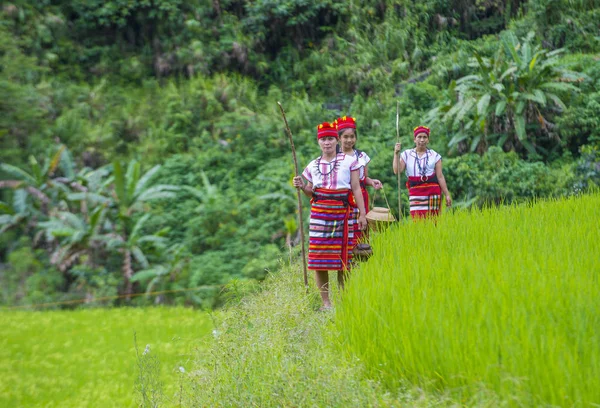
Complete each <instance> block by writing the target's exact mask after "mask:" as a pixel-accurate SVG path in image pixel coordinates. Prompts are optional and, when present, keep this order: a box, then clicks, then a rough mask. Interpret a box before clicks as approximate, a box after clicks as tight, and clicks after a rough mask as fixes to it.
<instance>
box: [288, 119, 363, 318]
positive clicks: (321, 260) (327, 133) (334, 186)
mask: <svg viewBox="0 0 600 408" xmlns="http://www.w3.org/2000/svg"><path fill="white" fill-rule="evenodd" d="M317 140H318V143H319V147H320V148H321V153H322V154H321V156H319V157H317V158H316V159H315V160H313V161H311V162H310V163H309V164H308V166H306V168H305V169H304V172H303V173H302V177H301V176H297V177H294V186H295V187H298V188H300V189H301V190H302V192H304V194H305V195H307V196H308V197H311V203H312V207H311V212H310V227H309V231H310V243H309V247H308V269H310V270H314V271H315V280H316V281H317V286H318V287H319V291H320V294H321V300H322V301H323V307H322V308H321V310H328V309H331V301H330V299H329V275H328V271H330V270H337V271H338V283H339V285H340V287H342V288H343V286H344V280H345V273H346V272H347V271H348V269H349V268H350V261H351V260H352V244H353V241H354V229H353V228H351V227H350V220H351V217H352V213H353V207H354V206H356V207H358V210H359V217H358V221H357V223H358V228H359V229H360V230H363V229H364V228H366V226H367V220H366V218H365V214H366V212H365V204H364V201H363V198H362V192H361V190H360V180H359V176H360V172H359V170H360V167H361V164H360V163H359V162H358V161H357V160H356V159H355V158H353V157H351V156H349V155H346V154H344V153H341V152H340V153H337V152H336V147H337V144H338V133H337V130H336V128H335V126H334V125H332V124H331V123H328V122H324V123H322V124H320V125H319V126H318V127H317ZM303 178H304V179H306V181H307V182H306V184H305V182H304V180H303Z"/></svg>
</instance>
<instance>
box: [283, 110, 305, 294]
mask: <svg viewBox="0 0 600 408" xmlns="http://www.w3.org/2000/svg"><path fill="white" fill-rule="evenodd" d="M277 105H279V109H280V110H281V116H283V121H284V122H285V130H286V131H287V134H288V138H289V139H290V145H291V146H292V156H293V157H294V171H295V175H296V177H297V176H299V175H300V174H299V173H298V159H296V148H295V147H294V139H293V138H292V131H291V130H290V125H288V121H287V118H286V117H285V111H284V110H283V106H281V103H280V102H277ZM296 193H297V196H298V218H299V220H298V225H299V228H300V242H302V268H303V269H304V286H305V287H306V289H307V290H308V273H307V271H306V250H305V248H304V223H303V222H302V196H301V194H300V188H299V187H297V188H296Z"/></svg>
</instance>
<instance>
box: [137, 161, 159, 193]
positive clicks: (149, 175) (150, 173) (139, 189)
mask: <svg viewBox="0 0 600 408" xmlns="http://www.w3.org/2000/svg"><path fill="white" fill-rule="evenodd" d="M160 168H161V166H160V165H156V166H154V167H152V168H151V169H150V170H148V171H147V172H146V173H145V174H144V175H143V176H142V177H141V178H140V180H139V181H138V182H137V184H136V186H135V191H134V193H133V194H134V196H135V197H137V196H138V195H139V194H140V193H141V192H142V191H143V190H144V188H145V187H146V184H147V183H148V181H150V180H151V179H152V177H154V175H155V174H156V173H157V172H158V171H159V170H160Z"/></svg>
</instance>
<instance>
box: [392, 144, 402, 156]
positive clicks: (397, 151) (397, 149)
mask: <svg viewBox="0 0 600 408" xmlns="http://www.w3.org/2000/svg"><path fill="white" fill-rule="evenodd" d="M401 150H402V143H396V145H395V146H394V153H395V154H398V153H400V151H401Z"/></svg>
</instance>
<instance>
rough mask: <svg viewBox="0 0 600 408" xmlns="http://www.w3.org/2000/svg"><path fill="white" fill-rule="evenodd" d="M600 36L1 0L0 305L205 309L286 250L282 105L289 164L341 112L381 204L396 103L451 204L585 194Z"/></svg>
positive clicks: (596, 31) (418, 19) (430, 5)
mask: <svg viewBox="0 0 600 408" xmlns="http://www.w3.org/2000/svg"><path fill="white" fill-rule="evenodd" d="M598 21H600V1H598V0H531V1H521V0H507V1H500V0H423V1H419V2H414V1H408V0H378V1H375V0H368V1H361V2H358V1H339V0H324V1H318V2H316V1H315V2H310V1H305V0H280V1H271V0H256V1H247V0H245V1H244V0H212V1H204V0H187V1H183V0H109V1H99V0H70V1H66V0H36V1H32V0H12V1H9V2H4V3H3V5H2V6H1V9H0V149H1V150H0V231H1V236H0V283H1V286H2V292H1V293H2V294H1V300H0V301H1V303H3V304H5V305H25V304H32V303H41V302H51V301H67V300H75V299H86V301H88V302H90V304H111V303H133V304H137V303H144V302H156V303H177V304H183V303H185V304H195V305H201V306H204V307H214V306H218V305H219V303H220V302H222V301H223V297H224V296H226V294H227V291H226V290H223V289H222V288H223V285H225V284H229V286H228V287H229V288H231V287H249V286H252V285H245V284H244V285H242V283H244V282H250V283H252V282H256V281H260V280H261V279H263V278H264V276H265V274H266V273H267V271H268V270H272V269H273V268H275V267H277V265H278V260H279V259H280V258H286V257H287V256H288V253H290V251H291V253H294V252H297V247H296V246H295V244H297V243H298V239H299V238H298V236H299V235H298V231H297V226H296V221H295V220H296V198H295V191H294V189H293V188H292V186H291V178H292V176H293V173H294V170H293V162H292V157H291V152H290V148H289V143H288V140H287V138H286V135H285V131H284V129H285V128H284V126H283V121H282V118H281V115H280V113H279V110H278V107H277V104H276V102H277V101H281V102H282V104H283V106H284V107H285V109H286V111H287V116H288V120H289V123H290V126H291V130H292V132H293V134H294V141H295V144H296V149H297V151H298V160H299V162H300V165H301V166H302V167H303V166H305V165H306V164H307V163H308V162H309V160H311V159H313V158H315V157H316V156H317V155H318V153H319V150H318V146H317V144H316V140H315V126H316V124H318V123H320V122H322V121H325V120H333V119H334V118H336V117H337V116H338V115H343V114H348V115H352V116H355V117H356V118H357V122H358V133H359V141H358V147H359V148H360V149H363V150H365V151H367V152H368V153H369V155H370V156H371V157H372V158H373V161H372V163H371V165H370V166H369V173H370V175H371V176H372V177H376V178H379V179H380V180H382V182H383V183H384V185H385V186H386V187H385V191H386V192H387V194H386V196H387V198H388V200H389V203H390V206H391V208H392V209H396V208H397V198H396V190H395V185H396V184H395V177H394V175H393V173H392V171H391V160H392V155H393V144H394V143H395V141H396V105H397V103H398V104H399V107H400V122H399V127H400V134H401V135H402V136H401V139H402V142H403V144H404V146H406V147H409V146H410V145H411V143H412V138H411V130H412V128H413V127H414V126H416V125H417V124H426V125H430V126H431V127H432V138H431V139H432V140H431V147H432V148H433V149H435V150H437V151H438V152H440V153H441V154H442V155H443V156H444V158H445V159H444V171H445V175H446V179H447V181H448V186H449V189H450V191H451V193H452V194H453V197H454V201H455V203H456V204H457V205H459V206H461V205H462V206H469V205H484V204H485V203H508V202H519V201H523V200H528V199H531V198H534V197H548V196H556V195H569V194H576V193H578V192H580V191H582V190H585V189H587V188H590V187H592V186H594V185H598V184H600V157H599V154H600V153H599V149H600V55H599V52H600V26H599V25H598ZM404 194H406V193H404ZM406 199H407V197H406V196H404V200H406ZM381 201H382V200H381V195H379V197H378V199H377V204H378V205H383V204H384V202H381ZM404 208H407V206H406V205H404ZM304 216H305V217H306V216H307V213H306V214H304ZM290 248H291V249H290ZM191 288H193V289H194V290H190V291H184V289H191ZM236 290H237V289H236ZM152 291H172V293H169V294H163V295H160V296H148V297H130V296H129V295H131V294H137V293H142V292H152ZM118 295H123V297H122V298H119V299H116V297H117V296H118ZM102 297H104V298H106V299H105V300H101V301H98V299H99V298H102Z"/></svg>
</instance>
